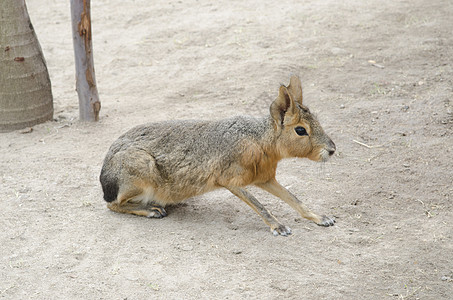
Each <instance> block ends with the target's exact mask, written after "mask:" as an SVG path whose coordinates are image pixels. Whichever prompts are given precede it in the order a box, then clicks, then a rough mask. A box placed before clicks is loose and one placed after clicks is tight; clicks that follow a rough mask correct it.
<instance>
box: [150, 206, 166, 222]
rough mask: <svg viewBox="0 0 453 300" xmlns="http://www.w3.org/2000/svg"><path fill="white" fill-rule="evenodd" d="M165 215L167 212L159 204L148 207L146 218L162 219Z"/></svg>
mask: <svg viewBox="0 0 453 300" xmlns="http://www.w3.org/2000/svg"><path fill="white" fill-rule="evenodd" d="M166 216H167V212H166V211H165V209H164V208H163V207H160V206H152V207H151V208H150V209H149V214H148V215H147V217H148V218H156V219H162V218H163V217H166Z"/></svg>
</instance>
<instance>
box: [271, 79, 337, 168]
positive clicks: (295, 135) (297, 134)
mask: <svg viewBox="0 0 453 300" xmlns="http://www.w3.org/2000/svg"><path fill="white" fill-rule="evenodd" d="M270 113H271V116H272V119H273V120H274V123H275V126H274V127H275V130H276V135H277V140H276V146H277V149H278V152H279V153H280V155H281V156H282V157H307V158H309V159H311V160H314V161H327V160H328V159H329V157H330V156H332V155H333V154H334V153H335V144H334V143H333V142H332V140H331V139H330V138H329V136H328V135H327V134H326V133H325V132H324V130H323V129H322V127H321V125H320V124H319V122H318V120H317V119H316V118H315V116H314V115H312V114H311V113H310V110H309V109H308V108H307V107H306V106H304V105H303V104H302V85H301V82H300V79H299V78H298V77H297V76H292V77H291V81H290V84H289V85H288V86H287V87H286V86H283V85H282V86H280V90H279V92H278V97H277V99H275V100H274V102H273V103H272V104H271V107H270Z"/></svg>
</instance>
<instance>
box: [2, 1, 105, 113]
mask: <svg viewBox="0 0 453 300" xmlns="http://www.w3.org/2000/svg"><path fill="white" fill-rule="evenodd" d="M2 1H4V0H2ZM71 19H72V38H73V42H74V57H75V66H76V90H77V94H78V95H79V117H80V120H82V121H98V120H99V111H100V110H101V102H100V101H99V95H98V90H97V87H96V77H95V75H94V62H93V47H92V43H91V16H90V0H71Z"/></svg>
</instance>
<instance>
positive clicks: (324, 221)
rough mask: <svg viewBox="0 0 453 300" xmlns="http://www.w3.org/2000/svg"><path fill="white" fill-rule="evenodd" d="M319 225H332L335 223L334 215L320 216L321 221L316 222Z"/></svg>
mask: <svg viewBox="0 0 453 300" xmlns="http://www.w3.org/2000/svg"><path fill="white" fill-rule="evenodd" d="M316 224H318V225H319V226H325V227H329V226H333V225H334V224H335V218H334V217H332V218H331V217H328V216H321V221H320V222H319V223H316Z"/></svg>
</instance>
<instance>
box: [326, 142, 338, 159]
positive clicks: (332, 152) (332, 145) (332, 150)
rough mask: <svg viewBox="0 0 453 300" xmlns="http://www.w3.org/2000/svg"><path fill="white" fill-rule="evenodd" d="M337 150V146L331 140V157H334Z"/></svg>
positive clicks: (329, 150)
mask: <svg viewBox="0 0 453 300" xmlns="http://www.w3.org/2000/svg"><path fill="white" fill-rule="evenodd" d="M336 149H337V147H336V146H335V143H334V142H332V140H331V141H330V143H329V149H328V150H327V151H328V152H329V156H332V155H333V154H334V153H335V150H336Z"/></svg>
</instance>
